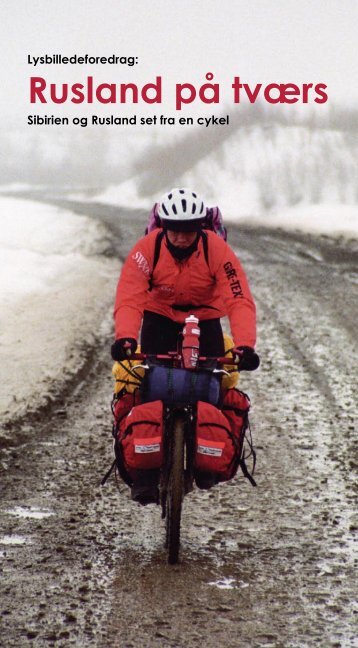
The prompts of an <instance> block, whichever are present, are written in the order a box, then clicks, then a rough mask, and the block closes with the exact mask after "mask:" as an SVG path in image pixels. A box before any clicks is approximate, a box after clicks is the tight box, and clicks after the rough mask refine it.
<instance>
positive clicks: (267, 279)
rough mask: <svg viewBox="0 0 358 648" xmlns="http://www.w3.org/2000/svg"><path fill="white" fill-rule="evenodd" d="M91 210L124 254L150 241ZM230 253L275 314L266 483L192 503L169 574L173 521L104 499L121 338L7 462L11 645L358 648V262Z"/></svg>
mask: <svg viewBox="0 0 358 648" xmlns="http://www.w3.org/2000/svg"><path fill="white" fill-rule="evenodd" d="M57 204H58V203H57ZM70 207H71V208H73V207H75V208H76V209H77V210H78V211H81V210H82V211H81V213H85V211H86V213H88V209H89V207H88V206H84V205H81V204H79V203H78V204H77V205H74V204H72V205H70ZM90 209H91V210H92V215H93V216H95V217H98V216H99V217H101V218H102V220H103V221H104V222H105V223H106V224H107V226H110V227H111V229H112V231H115V232H116V234H117V237H118V243H119V248H118V250H117V252H118V253H119V254H121V255H123V254H124V253H125V251H126V250H128V248H129V246H130V245H131V244H132V243H133V241H134V239H135V238H136V237H137V235H138V234H139V232H141V231H142V229H143V224H139V225H138V227H137V228H136V231H135V229H134V228H133V227H132V224H133V216H134V214H125V213H123V212H120V213H119V212H118V210H116V209H115V208H104V207H100V206H98V205H92V206H90ZM229 240H230V243H231V245H232V246H233V247H234V248H235V249H237V251H238V253H239V255H240V258H241V260H242V261H243V264H244V267H245V269H246V271H247V273H248V275H249V279H250V283H251V285H252V290H253V293H254V295H255V297H256V300H257V304H258V311H259V333H260V335H259V345H258V349H259V352H260V355H261V356H262V367H261V369H260V371H259V372H257V373H256V374H254V375H250V376H244V377H243V379H242V387H243V389H244V390H245V391H248V392H249V393H250V395H251V397H252V401H253V414H252V422H253V428H254V438H255V442H256V446H257V448H258V468H257V481H258V488H257V489H253V488H251V486H250V485H249V484H248V483H246V481H245V480H244V479H243V478H242V477H241V476H240V477H237V478H236V479H235V480H234V481H233V482H231V483H229V484H224V485H221V486H220V487H216V488H215V489H213V490H212V491H211V492H209V493H202V492H197V491H196V492H194V493H192V494H191V495H189V496H188V497H187V499H186V501H185V505H184V519H183V531H182V563H181V564H180V565H178V566H176V567H174V568H173V567H169V566H167V565H166V563H165V553H164V550H163V530H162V524H161V521H160V514H159V511H158V510H156V508H155V507H147V508H146V509H142V508H140V507H139V506H137V505H135V504H134V503H132V502H131V501H130V500H129V497H128V493H127V489H126V487H124V486H123V487H121V488H120V492H119V493H118V491H117V490H116V488H115V485H114V483H113V482H110V483H109V484H108V485H107V486H106V487H105V488H104V489H101V488H100V487H99V481H100V478H101V476H102V475H103V474H104V472H105V470H106V468H107V466H108V465H109V463H110V461H111V440H110V438H111V437H110V413H109V400H110V392H111V378H110V368H111V361H110V358H109V355H108V347H109V342H110V338H109V336H108V335H107V337H106V334H105V333H103V348H100V349H98V351H97V353H96V355H95V357H94V360H93V367H92V371H91V373H89V375H88V376H87V380H86V381H84V382H80V383H79V384H78V385H77V387H76V388H75V390H74V391H73V393H72V394H71V395H70V396H69V397H68V399H67V401H66V403H65V405H64V406H62V407H61V409H57V410H56V408H55V409H54V411H53V414H52V416H51V418H48V419H44V418H42V419H41V418H40V420H39V421H38V422H37V424H36V425H32V427H31V430H30V432H31V434H30V435H28V438H31V440H30V441H28V442H27V443H26V444H25V445H23V446H20V447H19V446H18V447H15V446H14V447H12V448H11V447H10V448H6V449H3V451H2V454H1V461H2V468H1V483H2V502H1V514H0V517H1V528H2V531H1V536H0V561H1V562H0V565H1V570H2V575H1V576H2V578H1V591H2V593H1V603H2V607H1V613H2V614H1V627H0V636H1V638H2V641H3V642H4V645H5V646H9V647H10V646H18V645H27V644H28V645H35V646H50V645H54V646H63V647H65V646H72V645H73V646H103V647H106V646H118V648H119V647H120V648H122V647H128V648H129V647H131V646H132V647H135V646H146V647H152V646H153V647H154V646H172V647H175V648H177V647H180V648H181V647H184V646H185V647H188V648H191V647H194V646H195V647H197V646H203V645H205V646H208V648H211V647H213V648H214V647H215V648H216V647H217V646H218V645H222V646H225V648H234V647H237V646H255V647H256V646H257V647H265V648H268V647H275V648H276V647H283V648H286V647H288V646H289V647H297V648H301V647H303V646H307V647H311V646H322V647H324V648H326V647H328V646H337V647H338V646H340V647H346V646H347V647H353V646H355V645H356V644H355V626H354V612H356V611H354V600H355V598H356V574H355V572H354V544H353V541H354V534H355V533H356V531H357V520H354V518H353V514H354V510H355V508H356V500H355V499H354V483H353V473H354V469H356V467H357V454H356V450H354V438H356V437H354V435H356V431H355V429H354V412H355V409H354V408H355V407H356V403H355V399H356V384H355V383H356V378H357V375H356V373H354V372H355V367H356V366H357V357H356V356H355V355H354V343H355V339H354V338H355V334H356V322H357V321H358V313H357V253H356V252H354V250H353V249H352V246H351V245H348V244H347V245H344V244H343V243H341V244H339V245H338V244H337V245H333V244H332V242H331V241H330V240H329V239H324V238H320V239H311V240H310V239H309V238H308V237H306V236H304V235H294V234H292V235H291V234H290V235H288V234H285V233H280V232H271V233H270V232H268V231H265V230H263V229H261V230H259V229H257V230H249V229H245V230H243V231H240V232H239V231H238V230H233V229H232V230H231V231H230V232H229ZM103 330H104V331H105V327H104V329H103Z"/></svg>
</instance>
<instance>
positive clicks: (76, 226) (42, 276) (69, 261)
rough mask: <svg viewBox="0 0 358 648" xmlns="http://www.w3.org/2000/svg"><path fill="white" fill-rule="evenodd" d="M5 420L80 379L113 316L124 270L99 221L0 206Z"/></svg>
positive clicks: (5, 202) (13, 204)
mask: <svg viewBox="0 0 358 648" xmlns="http://www.w3.org/2000/svg"><path fill="white" fill-rule="evenodd" d="M0 213H1V216H0V219H1V227H0V250H1V258H2V264H1V268H0V291H1V295H2V300H1V301H2V308H1V314H0V331H1V333H0V350H1V407H0V409H1V417H2V418H3V419H4V420H6V419H7V418H9V417H11V416H13V415H23V414H24V413H25V411H26V409H27V408H29V407H31V408H33V407H37V406H38V405H40V404H44V403H45V401H46V398H48V397H49V395H50V393H51V392H52V390H53V387H54V385H55V383H58V384H59V385H60V384H61V383H62V382H64V381H65V379H67V378H68V377H69V376H70V375H71V374H74V373H76V371H77V370H78V368H79V367H80V366H81V363H82V362H83V357H82V356H83V352H84V350H85V348H86V346H87V345H88V344H90V343H93V341H94V339H95V336H96V334H97V333H98V328H99V327H100V326H101V323H102V321H103V319H104V317H105V315H106V314H107V311H108V306H109V304H110V303H111V301H112V298H113V292H114V288H115V281H116V276H117V273H118V263H115V262H114V261H113V260H109V259H106V258H104V257H103V256H100V254H101V252H102V251H103V250H104V249H105V248H106V247H107V246H108V240H106V236H107V234H106V231H105V229H104V228H103V226H101V225H100V224H98V223H97V222H96V221H94V220H91V219H89V218H86V217H83V216H77V215H74V214H72V213H71V212H67V211H64V210H60V209H58V208H55V207H50V206H48V205H42V204H39V203H33V202H30V201H27V200H18V199H13V198H5V197H2V198H0Z"/></svg>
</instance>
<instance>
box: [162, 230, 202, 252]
mask: <svg viewBox="0 0 358 648" xmlns="http://www.w3.org/2000/svg"><path fill="white" fill-rule="evenodd" d="M167 235H168V239H169V241H170V243H172V245H176V246H177V247H181V248H186V247H189V245H191V244H192V243H194V241H195V239H196V237H197V232H173V231H172V230H167Z"/></svg>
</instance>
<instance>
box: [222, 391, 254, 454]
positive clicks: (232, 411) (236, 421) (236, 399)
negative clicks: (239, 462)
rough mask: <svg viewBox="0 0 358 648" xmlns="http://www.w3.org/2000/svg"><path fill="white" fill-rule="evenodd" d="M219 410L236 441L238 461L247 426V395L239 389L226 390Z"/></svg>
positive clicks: (248, 400) (248, 401) (248, 402)
mask: <svg viewBox="0 0 358 648" xmlns="http://www.w3.org/2000/svg"><path fill="white" fill-rule="evenodd" d="M221 410H222V412H223V414H224V415H225V416H226V418H227V420H228V421H229V423H230V427H231V433H232V435H233V436H234V438H235V440H236V444H237V450H238V453H239V459H240V457H241V454H242V446H243V443H244V438H245V430H246V428H247V426H248V420H249V410H250V399H249V397H248V396H247V394H244V392H242V391H240V390H239V389H228V390H227V392H226V393H225V395H224V398H223V402H222V406H221Z"/></svg>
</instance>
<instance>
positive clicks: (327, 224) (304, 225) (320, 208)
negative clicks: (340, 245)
mask: <svg viewBox="0 0 358 648" xmlns="http://www.w3.org/2000/svg"><path fill="white" fill-rule="evenodd" d="M230 220H233V221H234V222H241V223H245V222H246V223H248V224H250V225H263V226H265V227H274V228H275V227H281V228H282V229H286V230H299V231H301V232H308V233H309V234H327V235H328V236H343V237H346V238H351V239H352V238H354V239H358V206H353V205H326V204H321V205H296V206H295V207H288V208H286V209H284V210H282V211H279V212H276V213H275V212H270V213H268V214H262V215H261V216H255V215H253V216H250V217H242V218H238V219H234V218H232V219H230Z"/></svg>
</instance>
